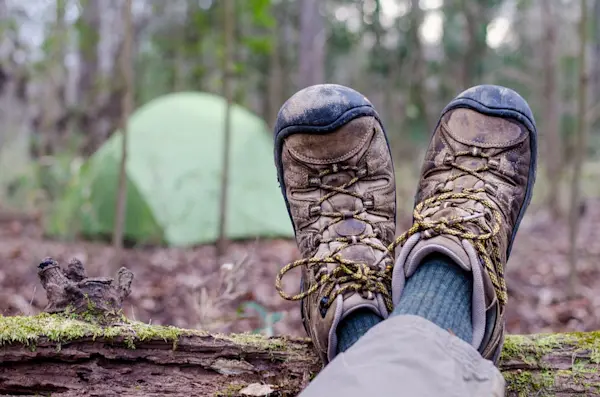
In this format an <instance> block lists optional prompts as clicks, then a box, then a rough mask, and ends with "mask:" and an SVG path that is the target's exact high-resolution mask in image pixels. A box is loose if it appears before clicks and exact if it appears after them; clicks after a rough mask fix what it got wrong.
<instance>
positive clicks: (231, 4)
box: [217, 0, 235, 258]
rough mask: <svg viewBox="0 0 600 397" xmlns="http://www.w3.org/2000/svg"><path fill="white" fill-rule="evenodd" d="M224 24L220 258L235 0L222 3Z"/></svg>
mask: <svg viewBox="0 0 600 397" xmlns="http://www.w3.org/2000/svg"><path fill="white" fill-rule="evenodd" d="M224 24H225V62H224V68H223V71H224V73H223V96H224V97H225V100H226V102H227V103H226V104H225V120H224V121H223V126H224V129H223V160H222V161H223V162H222V164H221V198H220V205H219V238H218V240H217V256H218V257H219V258H220V257H221V256H222V255H223V254H224V253H225V250H226V248H227V208H228V207H227V203H228V201H229V198H228V196H229V157H230V154H231V153H230V149H231V148H230V146H231V110H232V106H233V87H232V83H233V81H232V80H233V77H234V76H233V74H234V70H233V69H234V64H233V62H234V53H233V40H234V35H235V31H234V24H235V0H225V2H224Z"/></svg>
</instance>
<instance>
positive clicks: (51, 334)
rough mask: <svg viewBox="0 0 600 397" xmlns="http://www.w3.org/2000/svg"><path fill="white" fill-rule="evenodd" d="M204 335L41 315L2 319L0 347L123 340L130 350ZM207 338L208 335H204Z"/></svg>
mask: <svg viewBox="0 0 600 397" xmlns="http://www.w3.org/2000/svg"><path fill="white" fill-rule="evenodd" d="M191 334H203V333H202V332H201V331H189V330H181V329H179V328H175V327H169V326H160V325H149V324H144V323H141V322H137V321H130V320H127V319H125V318H123V321H121V322H119V323H116V324H113V325H108V326H102V325H100V324H98V323H95V322H86V321H82V320H80V319H78V318H76V317H74V316H69V315H63V314H47V313H42V314H38V315H37V316H14V317H4V316H0V344H1V345H7V344H15V343H19V344H23V345H28V346H31V345H35V344H36V343H37V342H38V340H39V339H40V338H47V339H48V340H50V341H52V342H56V343H61V342H62V343H64V342H69V341H72V340H76V339H80V338H86V337H87V338H89V337H91V338H93V339H97V338H104V339H109V340H110V339H115V338H119V337H122V338H123V339H125V340H126V341H128V345H130V347H135V342H136V341H146V340H151V339H162V340H164V341H165V342H173V343H176V342H177V340H178V339H179V337H180V336H182V335H191ZM203 335H205V334H203Z"/></svg>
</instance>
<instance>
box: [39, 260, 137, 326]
mask: <svg viewBox="0 0 600 397" xmlns="http://www.w3.org/2000/svg"><path fill="white" fill-rule="evenodd" d="M38 276H39V278H40V281H41V283H42V286H43V287H44V289H45V290H46V295H47V297H48V305H47V306H46V308H45V309H44V311H45V312H48V313H61V312H69V313H77V314H86V316H89V315H91V316H92V317H94V318H95V319H96V320H110V319H111V318H113V317H115V316H118V315H119V314H120V311H121V309H122V304H123V300H125V298H127V296H129V294H130V293H131V282H132V281H133V273H132V272H131V271H130V270H129V269H127V268H125V267H122V268H120V269H119V271H118V273H117V283H116V285H115V283H114V279H112V278H109V277H94V278H92V277H87V276H86V273H85V268H84V266H83V264H82V263H81V261H79V260H78V259H72V260H71V261H70V262H69V264H68V265H67V269H62V268H61V267H60V265H59V264H58V262H57V261H55V260H54V259H52V258H45V259H44V260H43V261H42V262H41V263H40V264H39V265H38Z"/></svg>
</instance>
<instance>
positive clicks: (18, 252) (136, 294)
mask: <svg viewBox="0 0 600 397" xmlns="http://www.w3.org/2000/svg"><path fill="white" fill-rule="evenodd" d="M406 225H407V222H406V220H405V221H404V222H402V227H405V226H406ZM599 225H600V200H589V201H587V202H586V206H585V211H583V212H582V218H581V232H580V241H579V247H580V249H579V255H580V262H579V268H578V275H579V278H580V288H579V290H578V292H579V295H580V297H579V298H577V299H568V297H567V286H568V280H569V275H570V268H569V264H568V252H569V244H568V229H567V225H566V221H564V220H560V221H557V220H552V219H551V217H549V216H548V215H547V214H546V213H545V212H540V211H538V212H534V211H530V213H529V214H528V215H527V216H526V217H525V219H524V220H523V223H522V226H521V229H520V231H519V234H518V236H517V241H516V243H515V246H514V249H513V253H512V256H511V258H510V261H509V263H508V271H507V281H508V288H509V294H510V299H509V303H508V309H507V310H508V312H507V327H508V331H509V332H510V333H538V332H558V331H588V330H597V329H600V294H598V293H597V291H599V290H600V266H599V262H600V228H599V227H598V226H599ZM228 251H229V252H228V255H227V258H226V261H225V262H223V263H224V264H219V263H217V261H216V259H215V250H214V248H213V247H212V246H203V247H197V248H193V249H174V248H145V249H139V248H138V249H130V250H126V252H125V254H124V257H123V260H124V263H125V266H126V267H128V268H129V269H130V270H131V271H133V273H134V274H135V278H134V281H133V286H132V287H133V292H132V294H131V296H130V297H129V298H128V299H127V301H126V302H125V305H124V307H125V310H126V314H127V315H128V316H129V317H130V318H133V319H136V320H140V321H144V322H151V323H153V324H172V325H175V326H178V327H186V328H204V329H207V330H210V331H213V332H244V331H253V330H257V329H263V330H267V332H268V333H274V334H287V335H297V336H302V335H304V330H303V327H302V325H301V322H300V313H299V304H298V303H297V302H287V301H284V300H282V299H281V298H280V297H279V295H278V294H277V292H276V291H275V288H274V286H273V283H274V279H275V275H276V273H277V271H278V269H279V268H280V267H281V266H283V265H284V264H286V263H287V262H288V261H292V260H295V259H297V258H298V251H297V249H296V246H295V243H294V242H293V241H287V240H272V241H250V242H237V243H232V244H231V245H230V247H229V250H228ZM46 256H51V257H53V258H54V259H56V260H58V261H59V263H61V264H66V262H67V261H68V260H69V259H71V258H72V257H77V258H79V259H80V260H82V261H83V263H84V264H85V267H86V269H87V271H88V275H89V276H92V277H93V276H113V275H114V274H115V273H116V270H117V268H118V266H115V265H114V263H113V262H114V254H113V250H112V248H111V247H110V246H108V245H106V244H100V243H91V242H85V241H77V242H58V241H52V240H48V239H45V238H43V236H42V233H41V231H40V227H39V225H37V224H35V223H33V222H22V221H17V220H14V221H5V222H1V223H0V313H1V314H3V315H16V314H26V315H29V314H35V313H38V312H39V311H40V310H42V309H43V307H44V306H45V304H46V296H45V292H44V290H43V289H42V288H41V285H40V283H39V281H38V279H37V274H36V266H37V264H38V263H39V262H40V261H41V260H42V259H43V258H44V257H46ZM284 281H285V282H284V286H285V288H286V289H287V290H288V291H294V290H296V289H297V288H298V286H299V276H298V274H297V273H295V274H291V275H289V276H288V278H287V279H285V280H284ZM245 302H253V303H251V304H249V305H247V304H245ZM260 312H262V313H263V314H262V315H260ZM265 313H267V315H266V316H265ZM269 313H270V314H269ZM273 313H279V314H277V315H273ZM269 318H271V319H272V320H275V321H276V322H275V323H274V325H273V326H272V327H270V326H269V321H268V320H269Z"/></svg>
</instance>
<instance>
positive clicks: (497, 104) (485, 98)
mask: <svg viewBox="0 0 600 397" xmlns="http://www.w3.org/2000/svg"><path fill="white" fill-rule="evenodd" d="M458 108H467V109H471V110H474V111H476V112H479V113H482V114H485V115H488V116H495V117H502V118H508V119H512V120H516V121H518V122H520V123H521V124H523V125H524V126H525V127H526V128H527V130H528V131H529V139H530V149H531V164H530V165H529V175H528V178H527V189H526V191H525V200H524V202H523V205H522V206H521V210H520V212H519V216H518V218H517V222H516V224H515V227H514V230H513V233H512V236H511V239H510V242H509V245H508V250H507V253H506V254H507V259H508V257H509V256H510V253H511V251H512V246H513V242H514V240H515V236H516V235H517V231H518V230H519V226H520V225H521V220H522V219H523V216H524V215H525V212H526V210H527V207H529V204H530V202H531V196H532V194H533V186H534V184H535V178H536V169H537V128H536V125H535V119H534V117H533V112H532V111H531V108H530V107H529V105H528V104H527V101H525V99H523V97H521V95H519V94H518V93H517V92H515V91H513V90H511V89H510V88H506V87H500V86H496V85H479V86H476V87H472V88H470V89H468V90H466V91H464V92H462V93H461V94H459V95H458V96H457V97H456V98H454V99H453V100H452V101H451V102H450V103H449V104H448V105H447V106H446V107H445V108H444V110H443V111H442V115H441V116H440V120H441V119H442V117H443V116H444V115H445V114H446V113H448V112H449V111H451V110H454V109H458ZM438 126H439V122H438ZM437 128H438V127H437V126H436V128H435V129H436V130H437ZM434 131H435V130H434Z"/></svg>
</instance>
